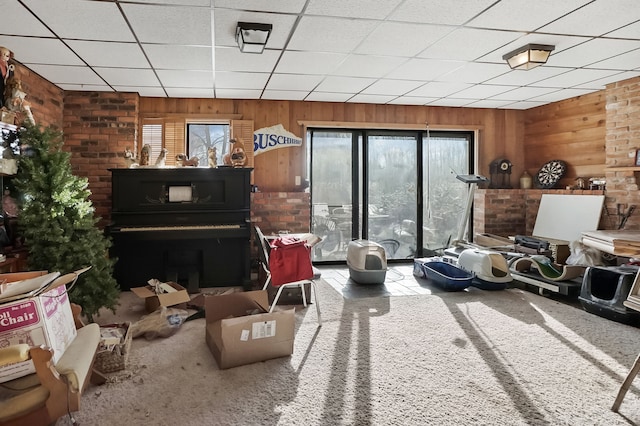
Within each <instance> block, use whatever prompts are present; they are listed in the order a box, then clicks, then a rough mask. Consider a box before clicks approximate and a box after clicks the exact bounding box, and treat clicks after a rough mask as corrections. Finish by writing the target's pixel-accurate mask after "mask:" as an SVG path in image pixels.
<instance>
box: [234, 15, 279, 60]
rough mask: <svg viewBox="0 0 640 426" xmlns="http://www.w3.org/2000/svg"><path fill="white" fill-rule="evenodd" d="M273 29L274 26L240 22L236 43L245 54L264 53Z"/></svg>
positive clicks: (237, 28)
mask: <svg viewBox="0 0 640 426" xmlns="http://www.w3.org/2000/svg"><path fill="white" fill-rule="evenodd" d="M272 29H273V25H271V24H256V23H253V22H238V26H237V27H236V42H237V43H238V47H239V48H240V51H241V52H244V53H262V52H263V51H264V47H265V46H266V45H267V40H269V35H271V30H272Z"/></svg>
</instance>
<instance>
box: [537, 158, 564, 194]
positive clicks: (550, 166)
mask: <svg viewBox="0 0 640 426" xmlns="http://www.w3.org/2000/svg"><path fill="white" fill-rule="evenodd" d="M566 171H567V164H566V163H565V162H564V161H562V160H551V161H548V162H546V163H545V164H543V165H542V167H540V170H538V173H537V174H536V185H537V186H538V188H543V189H549V188H553V187H554V186H556V184H557V183H558V181H560V179H561V178H562V176H564V174H565V172H566Z"/></svg>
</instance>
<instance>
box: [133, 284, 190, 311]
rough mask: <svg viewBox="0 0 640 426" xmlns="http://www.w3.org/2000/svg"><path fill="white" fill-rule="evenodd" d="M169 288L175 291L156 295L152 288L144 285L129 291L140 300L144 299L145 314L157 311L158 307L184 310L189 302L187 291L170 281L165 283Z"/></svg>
mask: <svg viewBox="0 0 640 426" xmlns="http://www.w3.org/2000/svg"><path fill="white" fill-rule="evenodd" d="M166 284H168V285H169V286H170V287H171V288H173V289H174V290H175V291H174V292H171V293H161V294H156V292H155V291H154V290H153V287H151V286H150V285H146V286H144V287H134V288H132V289H131V291H132V292H133V294H135V295H136V296H138V297H139V298H141V299H144V306H145V309H146V310H147V312H149V313H151V312H153V311H155V310H156V309H158V308H159V307H160V306H165V307H169V306H173V307H174V308H178V309H183V308H186V306H187V303H188V302H189V301H190V300H191V297H189V293H188V292H187V290H186V289H185V288H184V287H182V286H181V285H180V284H178V283H174V282H172V281H170V282H167V283H166Z"/></svg>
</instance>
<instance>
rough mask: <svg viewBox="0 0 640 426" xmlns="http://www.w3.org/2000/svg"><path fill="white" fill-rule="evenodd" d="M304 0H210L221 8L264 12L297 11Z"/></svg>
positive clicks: (303, 3)
mask: <svg viewBox="0 0 640 426" xmlns="http://www.w3.org/2000/svg"><path fill="white" fill-rule="evenodd" d="M305 3H306V0H278V1H267V2H265V1H264V0H242V1H241V2H239V1H238V0H211V4H212V5H213V6H215V7H216V8H222V9H243V10H264V11H265V12H280V13H299V12H301V11H302V8H303V7H304V5H305Z"/></svg>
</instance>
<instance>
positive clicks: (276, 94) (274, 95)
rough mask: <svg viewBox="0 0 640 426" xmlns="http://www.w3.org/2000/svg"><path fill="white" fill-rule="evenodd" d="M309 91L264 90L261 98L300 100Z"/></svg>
mask: <svg viewBox="0 0 640 426" xmlns="http://www.w3.org/2000/svg"><path fill="white" fill-rule="evenodd" d="M308 94H309V92H307V91H295V90H265V91H264V93H263V94H262V99H273V100H280V101H285V100H289V101H301V100H303V99H304V98H305V97H306V96H307V95H308Z"/></svg>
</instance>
